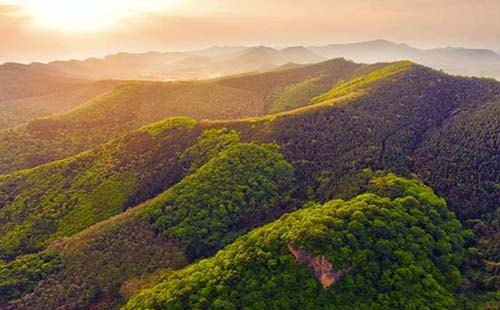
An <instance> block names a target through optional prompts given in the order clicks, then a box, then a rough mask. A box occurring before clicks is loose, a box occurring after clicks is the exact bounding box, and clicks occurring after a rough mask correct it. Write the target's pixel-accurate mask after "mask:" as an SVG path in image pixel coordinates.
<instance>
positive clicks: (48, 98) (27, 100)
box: [0, 81, 120, 129]
mask: <svg viewBox="0 0 500 310" xmlns="http://www.w3.org/2000/svg"><path fill="white" fill-rule="evenodd" d="M119 83H120V81H99V82H87V83H80V84H77V85H75V86H72V87H67V88H64V87H62V89H57V90H54V91H52V92H50V93H47V94H41V95H30V96H28V97H22V98H16V99H8V100H4V101H2V102H0V129H4V128H8V127H14V126H16V125H19V124H22V123H25V122H28V121H31V120H33V119H35V118H38V117H44V116H48V115H52V114H57V113H63V112H66V111H68V110H71V109H73V108H75V107H77V106H78V105H80V104H82V103H84V102H86V101H88V100H90V99H92V98H94V97H96V96H98V95H101V94H103V93H105V92H107V91H110V90H111V89H112V88H113V87H114V86H116V85H118V84H119ZM23 85H25V84H24V83H23ZM0 91H1V90H0Z"/></svg>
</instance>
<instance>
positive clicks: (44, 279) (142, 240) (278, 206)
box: [0, 131, 294, 309]
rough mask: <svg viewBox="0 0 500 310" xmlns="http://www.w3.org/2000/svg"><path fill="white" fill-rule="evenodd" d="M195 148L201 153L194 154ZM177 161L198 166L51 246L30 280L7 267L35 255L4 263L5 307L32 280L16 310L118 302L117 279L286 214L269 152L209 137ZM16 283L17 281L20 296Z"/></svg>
mask: <svg viewBox="0 0 500 310" xmlns="http://www.w3.org/2000/svg"><path fill="white" fill-rule="evenodd" d="M228 139H231V140H232V143H231V144H226V146H225V147H224V148H222V149H219V151H218V152H217V151H214V150H217V148H218V145H220V143H215V144H214V143H212V142H215V141H217V142H221V141H227V140H228ZM200 149H202V150H204V152H202V153H199V152H195V150H200ZM195 153H198V155H199V156H196V157H193V156H192V155H193V154H195ZM184 155H185V156H182V157H183V158H185V160H184V161H183V162H184V163H186V164H189V166H191V167H192V163H193V162H192V161H191V160H188V158H190V159H196V161H195V162H196V163H200V160H202V161H203V160H204V161H206V162H205V163H203V164H201V166H200V167H199V168H198V169H196V171H194V172H192V173H191V174H189V175H188V176H187V177H185V178H184V179H183V180H182V181H180V182H179V183H177V184H176V185H174V186H173V187H171V188H169V189H168V190H166V191H165V192H164V193H162V194H160V195H158V196H157V197H155V198H154V199H153V200H151V201H149V202H146V203H144V204H142V205H140V206H138V207H136V208H133V209H131V210H129V211H126V212H124V213H122V214H119V215H117V216H115V217H113V218H111V219H109V220H106V221H103V222H101V223H99V224H97V225H95V226H93V227H90V228H89V229H87V230H85V231H83V232H82V233H79V234H77V235H75V236H74V237H72V238H67V239H64V240H59V241H55V242H53V243H52V244H51V245H50V246H49V251H48V252H47V254H45V253H44V254H42V258H45V257H47V256H49V255H50V256H49V257H50V259H48V262H45V261H43V263H39V265H41V266H38V269H42V270H43V271H42V272H40V274H39V275H37V277H33V276H32V275H31V272H30V271H29V270H27V271H25V272H24V273H22V272H21V274H20V275H18V276H17V277H16V278H15V279H13V280H12V278H13V277H12V276H11V273H12V272H11V271H9V269H11V268H12V266H18V265H22V264H23V263H24V261H25V260H27V259H28V258H29V259H30V260H35V262H38V261H40V260H41V258H39V255H38V254H34V255H31V256H21V257H19V258H17V259H16V260H14V261H12V262H9V263H7V264H4V265H5V266H3V269H2V268H0V275H2V273H7V278H6V279H7V280H10V281H7V280H6V281H4V282H2V281H0V291H2V292H5V294H6V295H7V301H8V300H9V299H10V300H15V299H17V298H18V297H19V295H21V294H22V293H24V294H25V293H27V292H30V291H31V290H33V289H34V287H35V283H37V282H38V281H39V285H38V287H37V289H36V290H35V291H34V292H33V293H32V294H29V295H26V296H25V298H23V299H22V300H20V301H17V302H16V303H14V307H15V308H16V309H24V308H26V307H28V308H29V309H47V308H46V307H50V308H57V307H59V306H63V305H73V306H74V307H76V308H78V309H80V308H86V307H88V306H90V305H97V304H101V305H103V304H109V305H110V306H111V305H114V304H116V303H117V302H120V301H121V299H122V297H121V295H120V291H119V289H120V285H122V284H123V283H124V282H125V280H128V279H129V278H132V277H136V276H141V275H144V274H147V273H152V272H157V270H158V269H160V268H162V269H160V271H161V270H163V269H165V268H178V267H179V266H183V265H185V264H186V262H187V261H193V260H195V259H197V258H199V257H201V256H204V255H209V254H211V253H214V252H215V251H216V250H218V249H219V248H221V247H223V246H225V245H227V244H229V243H231V242H232V241H233V240H234V239H235V238H236V237H237V236H239V235H241V234H243V233H245V232H247V231H248V230H249V229H251V228H253V227H256V226H258V225H261V224H263V223H266V222H268V221H270V220H272V219H275V218H276V217H278V216H280V215H282V214H283V213H284V212H286V211H287V210H291V209H293V208H294V204H293V202H292V200H291V196H290V195H291V193H292V190H293V189H292V185H293V168H292V167H291V166H290V165H289V164H288V163H286V161H284V160H283V158H282V156H281V154H280V153H279V150H278V148H277V147H276V146H273V145H262V146H260V145H256V144H249V143H241V142H240V141H239V140H238V137H237V135H235V134H234V133H232V132H224V131H209V132H206V133H205V134H204V135H203V136H202V137H200V139H199V141H198V142H197V144H195V145H194V146H193V147H192V148H190V149H188V150H186V153H184ZM205 155H207V156H205ZM76 207H81V206H76ZM95 212H101V211H100V210H95ZM75 220H76V219H75ZM42 253H43V252H42ZM49 253H50V254H49ZM42 264H45V265H48V266H47V267H45V266H44V265H42ZM42 266H43V267H42ZM52 266H57V268H55V267H54V268H52ZM0 267H2V265H0ZM18 269H20V270H23V269H22V268H18ZM0 279H1V278H0ZM18 283H23V289H24V291H23V290H21V291H22V292H21V293H19V292H18V291H16V288H17V290H19V286H18V285H17V284H18ZM2 284H3V285H2ZM9 297H10V298H9Z"/></svg>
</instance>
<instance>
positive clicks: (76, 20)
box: [12, 0, 180, 32]
mask: <svg viewBox="0 0 500 310" xmlns="http://www.w3.org/2000/svg"><path fill="white" fill-rule="evenodd" d="M179 1H180V0H17V1H12V2H16V3H17V4H19V5H21V6H22V7H23V9H24V11H25V12H26V13H27V14H28V15H29V16H31V18H32V20H33V23H34V24H35V25H36V26H40V27H45V28H50V29H53V30H58V31H63V32H86V31H98V30H102V29H105V28H109V27H112V26H115V25H118V24H119V23H120V22H121V21H122V20H123V19H125V18H127V17H129V16H133V15H135V14H138V13H144V12H157V11H165V10H166V9H171V8H172V7H173V6H174V5H175V4H176V3H177V2H179Z"/></svg>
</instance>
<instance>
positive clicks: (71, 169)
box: [0, 118, 199, 259]
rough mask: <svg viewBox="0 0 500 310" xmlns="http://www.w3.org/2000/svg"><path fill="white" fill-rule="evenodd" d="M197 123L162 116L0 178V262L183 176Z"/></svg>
mask: <svg viewBox="0 0 500 310" xmlns="http://www.w3.org/2000/svg"><path fill="white" fill-rule="evenodd" d="M198 134H199V133H198V132H197V130H196V129H195V121H194V120H192V119H188V118H174V119H168V120H165V121H162V122H159V123H155V124H153V125H150V126H147V127H144V128H142V129H139V130H137V131H135V132H132V133H130V134H129V135H127V136H125V137H123V138H119V139H117V140H114V141H112V142H110V143H108V144H104V145H102V146H100V147H98V148H96V149H94V150H92V151H89V152H85V153H82V154H79V155H77V156H74V157H70V158H68V159H64V160H61V161H56V162H53V163H49V164H46V165H43V166H39V167H37V168H33V169H29V170H23V171H19V172H15V173H12V174H7V175H3V176H0V188H1V190H0V206H1V207H0V259H2V258H3V259H6V258H7V259H8V258H12V257H13V256H16V255H19V254H24V253H30V252H33V251H37V250H38V249H40V248H43V247H44V246H45V245H46V244H47V242H48V241H49V240H52V239H54V238H57V237H62V236H68V235H72V234H74V233H76V232H79V231H81V230H82V229H84V228H86V227H88V226H90V225H92V224H95V223H97V222H99V221H101V220H104V219H107V218H109V217H110V216H112V215H114V214H117V213H120V212H122V211H123V210H125V209H126V208H127V207H131V206H134V205H136V204H138V203H139V202H142V201H144V200H146V199H148V198H151V197H153V196H154V195H156V194H158V193H160V192H162V191H163V190H165V189H166V188H167V187H169V186H171V185H173V184H175V183H177V182H178V181H179V180H180V179H181V178H182V176H183V169H182V167H181V163H180V161H179V158H178V153H179V152H182V151H183V150H184V149H185V148H187V147H188V146H190V145H191V144H193V143H194V141H195V139H196V137H197V135H198Z"/></svg>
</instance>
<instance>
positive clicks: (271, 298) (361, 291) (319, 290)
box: [123, 175, 466, 310]
mask: <svg viewBox="0 0 500 310" xmlns="http://www.w3.org/2000/svg"><path fill="white" fill-rule="evenodd" d="M369 187H370V190H372V191H373V192H375V193H378V194H379V195H381V196H379V195H377V194H373V193H365V194H362V195H359V196H356V197H355V198H353V199H351V200H348V201H343V200H333V201H330V202H327V203H325V204H324V205H320V204H315V205H312V206H308V207H305V208H303V209H302V210H299V211H296V212H293V213H290V214H287V215H285V216H283V217H282V218H280V219H279V220H277V221H274V222H272V223H270V224H268V225H265V226H263V227H261V228H257V229H255V230H253V231H252V232H250V233H249V234H247V235H245V236H243V237H241V238H239V239H238V240H237V241H236V242H234V243H233V244H231V245H230V246H228V247H226V248H225V249H223V250H221V251H220V252H218V253H217V254H216V255H215V256H214V257H212V258H209V259H206V260H202V261H200V262H198V263H195V264H193V265H190V266H189V267H186V268H184V269H182V270H180V271H178V272H174V273H173V274H172V275H170V276H166V277H165V280H164V281H163V282H161V283H160V284H158V285H156V286H154V287H153V288H152V289H148V290H145V291H144V292H142V293H140V294H138V295H137V296H136V297H133V298H132V299H131V301H129V303H128V304H127V306H125V307H124V308H123V309H144V310H146V309H148V310H159V309H203V308H205V307H206V308H211V307H213V308H217V309H240V308H241V309H409V308H419V307H422V308H423V307H425V308H426V309H436V310H438V309H453V308H454V307H456V304H455V297H454V296H453V293H452V292H453V290H454V288H456V287H457V285H458V284H459V281H460V272H459V270H458V267H459V266H460V264H461V263H462V262H463V260H464V257H465V250H464V237H465V235H466V233H465V232H464V231H463V230H462V228H461V225H460V222H459V221H458V220H457V219H456V218H455V217H454V215H453V213H451V212H450V211H448V210H447V209H446V204H445V202H444V200H442V199H441V198H438V197H437V196H436V195H435V194H434V193H433V192H432V190H431V189H430V188H428V187H426V186H424V185H423V184H421V183H418V182H416V181H410V180H406V179H402V178H398V177H396V176H394V175H388V176H384V177H379V178H376V179H374V180H373V181H372V184H371V185H370V186H369Z"/></svg>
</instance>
